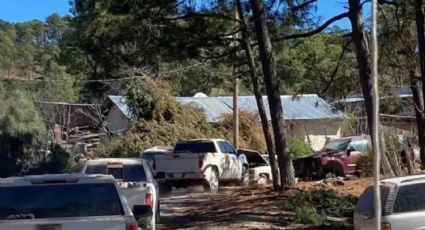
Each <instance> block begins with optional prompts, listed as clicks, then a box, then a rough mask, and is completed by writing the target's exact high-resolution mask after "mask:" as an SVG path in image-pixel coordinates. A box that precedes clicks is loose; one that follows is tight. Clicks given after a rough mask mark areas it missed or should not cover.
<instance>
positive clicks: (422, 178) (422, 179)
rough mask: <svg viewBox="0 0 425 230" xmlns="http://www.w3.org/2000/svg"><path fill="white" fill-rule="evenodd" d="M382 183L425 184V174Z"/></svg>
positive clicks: (396, 178)
mask: <svg viewBox="0 0 425 230" xmlns="http://www.w3.org/2000/svg"><path fill="white" fill-rule="evenodd" d="M382 182H383V183H393V184H396V185H406V184H417V183H425V174H419V175H412V176H402V177H394V178H389V179H385V180H382Z"/></svg>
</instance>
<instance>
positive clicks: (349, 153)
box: [347, 146, 356, 156]
mask: <svg viewBox="0 0 425 230" xmlns="http://www.w3.org/2000/svg"><path fill="white" fill-rule="evenodd" d="M353 151H356V149H354V147H353V146H350V147H349V148H348V149H347V156H350V155H351V152H353Z"/></svg>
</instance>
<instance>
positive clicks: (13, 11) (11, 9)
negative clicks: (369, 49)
mask: <svg viewBox="0 0 425 230" xmlns="http://www.w3.org/2000/svg"><path fill="white" fill-rule="evenodd" d="M345 4H346V0H319V3H318V9H317V14H318V15H320V16H321V18H322V20H321V21H322V22H323V21H325V20H327V19H328V18H330V17H332V16H333V15H336V14H339V13H341V12H343V10H344V6H345ZM0 9H1V10H0V19H2V20H5V21H9V22H24V21H31V20H33V19H39V20H42V21H43V20H45V19H46V18H47V17H48V16H49V15H51V14H53V13H55V12H56V13H59V14H60V15H66V14H69V9H70V5H69V0H0ZM366 10H369V7H367V8H366ZM336 24H337V25H338V26H340V27H342V28H348V27H349V21H348V20H342V21H340V22H338V23H336Z"/></svg>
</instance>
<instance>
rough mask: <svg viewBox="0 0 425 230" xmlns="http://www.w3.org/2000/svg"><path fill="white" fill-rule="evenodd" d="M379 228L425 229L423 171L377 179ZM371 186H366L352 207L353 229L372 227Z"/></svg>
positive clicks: (383, 229)
mask: <svg viewBox="0 0 425 230" xmlns="http://www.w3.org/2000/svg"><path fill="white" fill-rule="evenodd" d="M381 202H382V224H381V227H382V230H388V229H391V230H410V229H425V175H415V176H405V177H396V178H391V179H386V180H383V181H382V182H381ZM374 219H375V218H374V204H373V186H370V187H368V188H366V190H365V191H364V192H363V194H362V195H361V196H360V198H359V200H358V202H357V204H356V208H355V211H354V229H356V230H366V229H367V230H369V229H375V228H374Z"/></svg>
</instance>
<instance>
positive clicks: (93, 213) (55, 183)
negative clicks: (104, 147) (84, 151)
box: [0, 174, 152, 230]
mask: <svg viewBox="0 0 425 230" xmlns="http://www.w3.org/2000/svg"><path fill="white" fill-rule="evenodd" d="M151 214H152V212H151V210H150V209H149V208H147V207H146V206H134V207H133V211H131V209H130V208H129V206H128V205H127V203H126V200H125V198H124V197H123V196H122V195H121V193H120V190H119V188H118V185H117V183H116V182H115V179H114V178H113V177H112V176H105V175H90V176H89V175H81V174H66V175H65V174H62V175H61V174H59V175H42V176H25V177H11V178H5V179H0V229H5V230H6V229H7V230H34V229H37V230H59V229H60V230H104V229H108V230H137V229H138V226H137V221H136V219H143V218H146V217H149V216H150V215H151Z"/></svg>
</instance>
